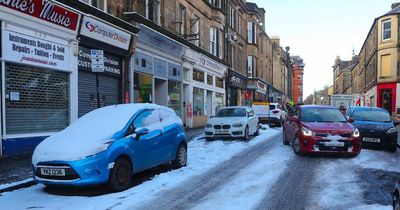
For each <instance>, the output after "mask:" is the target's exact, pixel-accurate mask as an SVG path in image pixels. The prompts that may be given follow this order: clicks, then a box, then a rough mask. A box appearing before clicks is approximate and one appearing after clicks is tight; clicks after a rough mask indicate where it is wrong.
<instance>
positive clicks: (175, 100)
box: [168, 81, 181, 116]
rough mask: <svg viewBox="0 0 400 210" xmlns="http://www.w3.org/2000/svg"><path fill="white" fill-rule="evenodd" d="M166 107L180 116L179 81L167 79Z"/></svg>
mask: <svg viewBox="0 0 400 210" xmlns="http://www.w3.org/2000/svg"><path fill="white" fill-rule="evenodd" d="M168 107H169V108H171V109H173V110H174V111H175V113H176V114H177V115H178V116H181V83H180V82H175V81H168Z"/></svg>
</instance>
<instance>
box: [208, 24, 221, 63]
mask: <svg viewBox="0 0 400 210" xmlns="http://www.w3.org/2000/svg"><path fill="white" fill-rule="evenodd" d="M210 53H211V54H213V55H215V56H219V53H218V29H217V28H214V27H211V28H210Z"/></svg>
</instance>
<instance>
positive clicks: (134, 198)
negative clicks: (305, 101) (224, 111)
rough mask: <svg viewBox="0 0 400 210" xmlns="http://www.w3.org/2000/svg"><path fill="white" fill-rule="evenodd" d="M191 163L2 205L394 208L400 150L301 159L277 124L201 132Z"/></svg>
mask: <svg viewBox="0 0 400 210" xmlns="http://www.w3.org/2000/svg"><path fill="white" fill-rule="evenodd" d="M188 157H189V161H188V166H187V167H184V168H181V169H179V170H172V169H171V167H170V166H167V165H166V166H160V167H158V168H157V169H153V170H149V171H146V172H143V173H140V174H137V175H135V176H134V177H133V180H134V181H133V185H132V188H130V189H128V190H126V191H123V192H119V193H110V192H108V191H107V190H106V189H105V188H104V187H95V188H90V189H57V188H47V187H45V186H44V185H40V184H38V185H34V186H31V187H27V188H22V189H19V190H15V191H12V192H4V193H1V194H0V208H2V209H198V210H201V209H391V206H390V205H391V203H390V202H391V195H390V193H391V190H392V189H393V187H394V182H395V179H396V178H397V177H398V176H399V175H400V164H398V161H399V159H400V152H399V151H398V152H396V153H394V154H393V153H388V152H385V151H379V150H367V149H363V150H362V152H361V154H360V155H359V156H357V157H355V158H348V157H335V156H329V157H326V156H323V157H320V156H318V157H300V156H296V155H295V154H294V153H293V151H292V148H291V147H290V146H284V145H283V144H282V130H281V129H278V128H272V129H267V130H263V131H261V135H260V136H258V137H255V138H253V139H252V140H250V141H248V142H243V141H240V140H225V141H222V140H216V141H212V142H207V141H205V140H204V139H202V138H197V139H196V140H194V141H191V142H189V145H188Z"/></svg>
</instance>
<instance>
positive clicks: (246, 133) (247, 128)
mask: <svg viewBox="0 0 400 210" xmlns="http://www.w3.org/2000/svg"><path fill="white" fill-rule="evenodd" d="M244 139H245V140H250V134H249V126H248V125H246V129H245V130H244Z"/></svg>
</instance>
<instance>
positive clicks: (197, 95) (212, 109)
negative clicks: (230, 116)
mask: <svg viewBox="0 0 400 210" xmlns="http://www.w3.org/2000/svg"><path fill="white" fill-rule="evenodd" d="M226 71H227V67H226V66H225V65H223V64H221V63H219V62H218V61H216V60H214V59H211V58H210V57H208V56H206V55H203V54H201V53H197V54H196V55H195V63H194V65H193V71H192V72H193V76H192V79H193V81H192V84H193V85H192V86H193V103H192V104H190V106H192V107H193V108H192V109H193V110H192V111H193V124H192V125H193V127H201V126H204V125H205V124H206V123H207V119H208V118H209V117H210V116H213V115H215V114H216V112H217V111H218V110H219V109H220V108H221V107H224V106H225V100H224V99H225V87H224V83H225V81H224V75H225V72H226ZM190 103H191V101H190Z"/></svg>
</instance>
